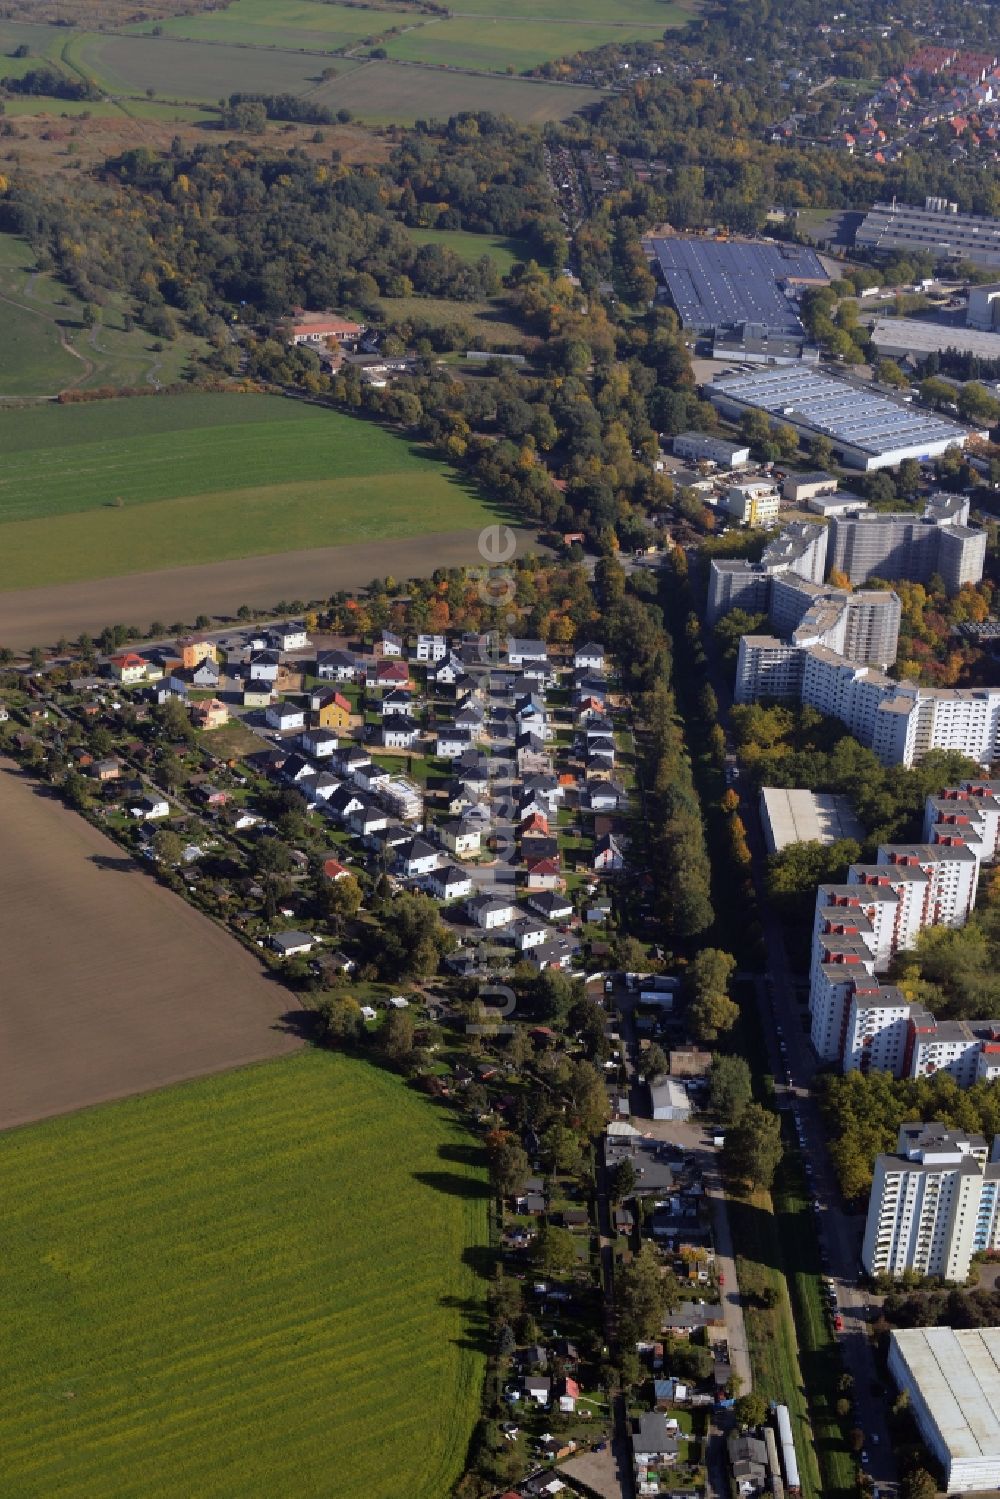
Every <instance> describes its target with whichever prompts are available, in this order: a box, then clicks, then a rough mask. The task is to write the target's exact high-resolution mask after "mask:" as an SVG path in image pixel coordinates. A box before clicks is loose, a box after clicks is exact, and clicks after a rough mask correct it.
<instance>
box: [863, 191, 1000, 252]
mask: <svg viewBox="0 0 1000 1499" xmlns="http://www.w3.org/2000/svg"><path fill="white" fill-rule="evenodd" d="M854 243H855V244H856V245H857V247H858V248H859V249H862V250H868V251H869V252H871V253H872V254H880V253H881V254H888V253H889V252H890V251H891V250H902V251H914V250H917V251H921V252H923V253H926V254H930V255H933V256H934V258H935V260H938V261H949V260H969V261H971V262H972V264H973V265H980V266H986V267H989V266H1000V221H998V220H997V219H987V218H982V217H980V216H978V215H975V214H971V213H959V212H958V206H957V204H955V203H949V202H947V200H946V199H944V198H926V199H925V200H924V206H923V208H914V207H911V206H910V204H908V203H895V202H893V203H876V204H874V205H873V206H872V208H871V209H870V210H869V211H868V213H866V214H865V217H864V219H863V220H862V222H861V223H860V224H859V226H858V230H857V233H856V235H855V238H854Z"/></svg>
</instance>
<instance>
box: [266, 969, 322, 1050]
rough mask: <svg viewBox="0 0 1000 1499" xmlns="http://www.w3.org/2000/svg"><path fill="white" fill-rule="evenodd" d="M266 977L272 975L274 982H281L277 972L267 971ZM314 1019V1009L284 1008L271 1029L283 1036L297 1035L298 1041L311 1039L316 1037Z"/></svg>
mask: <svg viewBox="0 0 1000 1499" xmlns="http://www.w3.org/2000/svg"><path fill="white" fill-rule="evenodd" d="M266 977H268V978H271V977H273V978H274V979H275V980H276V982H278V983H280V982H281V979H280V978H279V977H278V975H277V974H273V975H272V974H270V973H268V974H267V975H266ZM316 1020H317V1016H316V1012H315V1010H303V1009H298V1010H286V1011H285V1013H284V1014H283V1015H279V1016H278V1018H277V1020H276V1021H275V1022H274V1024H273V1025H272V1026H271V1029H272V1030H273V1031H280V1032H281V1033H282V1035H285V1036H297V1037H298V1039H299V1040H300V1041H312V1040H314V1039H315V1037H316Z"/></svg>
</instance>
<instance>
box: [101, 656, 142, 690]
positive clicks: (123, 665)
mask: <svg viewBox="0 0 1000 1499" xmlns="http://www.w3.org/2000/svg"><path fill="white" fill-rule="evenodd" d="M108 669H109V671H110V672H111V675H112V676H113V677H117V678H118V680H119V682H121V683H122V685H123V686H124V687H128V686H129V685H130V684H131V683H134V682H144V681H145V680H146V661H145V659H144V658H143V657H142V656H137V655H136V653H135V651H126V652H125V654H124V655H123V656H112V657H111V660H110V661H109V662H108Z"/></svg>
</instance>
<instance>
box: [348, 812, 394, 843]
mask: <svg viewBox="0 0 1000 1499" xmlns="http://www.w3.org/2000/svg"><path fill="white" fill-rule="evenodd" d="M348 824H349V826H350V828H351V830H352V832H355V833H357V834H359V836H360V837H362V838H366V837H368V836H370V834H372V833H378V832H380V831H381V829H382V828H387V827H388V826H389V814H388V812H386V811H384V810H383V808H382V807H376V806H375V805H374V804H372V803H365V805H364V806H362V807H361V809H360V810H359V811H356V812H352V813H351V815H350V817H349V818H348Z"/></svg>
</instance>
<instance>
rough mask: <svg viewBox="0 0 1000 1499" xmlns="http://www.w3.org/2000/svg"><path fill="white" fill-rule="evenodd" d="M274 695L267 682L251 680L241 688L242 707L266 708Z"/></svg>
mask: <svg viewBox="0 0 1000 1499" xmlns="http://www.w3.org/2000/svg"><path fill="white" fill-rule="evenodd" d="M273 697H274V692H273V691H272V689H271V684H270V683H269V682H251V683H250V685H249V686H247V687H244V689H243V706H244V708H267V707H269V706H270V703H271V701H272V699H273Z"/></svg>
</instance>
